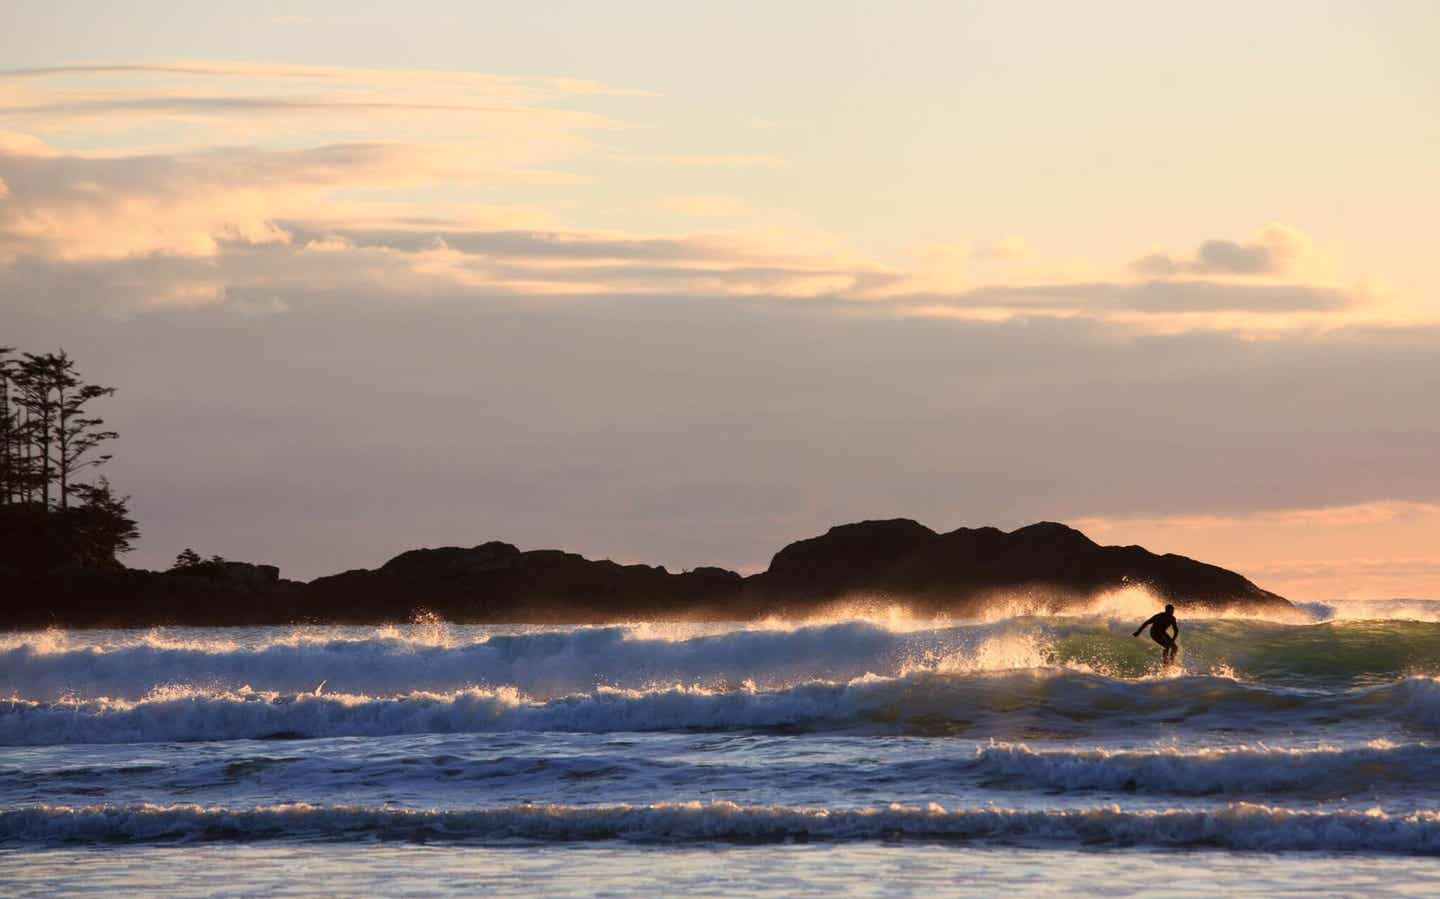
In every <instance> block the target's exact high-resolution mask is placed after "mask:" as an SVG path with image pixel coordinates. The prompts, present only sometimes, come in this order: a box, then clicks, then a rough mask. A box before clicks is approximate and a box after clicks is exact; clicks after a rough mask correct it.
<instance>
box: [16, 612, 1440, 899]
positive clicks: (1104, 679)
mask: <svg viewBox="0 0 1440 899" xmlns="http://www.w3.org/2000/svg"><path fill="white" fill-rule="evenodd" d="M1025 611H1026V610H1025V609H1023V608H1019V607H1016V608H1009V609H1000V610H997V611H996V612H994V613H993V614H992V615H990V616H989V617H987V619H986V620H977V621H935V620H916V619H913V618H910V617H907V616H906V615H904V614H903V613H901V612H898V611H894V610H889V609H884V608H878V607H875V606H855V607H851V608H842V609H837V610H836V611H835V612H834V614H832V615H828V616H826V617H817V618H816V619H814V620H810V621H805V622H779V621H772V622H760V623H745V624H731V625H725V624H704V625H690V624H653V623H649V624H647V623H637V624H633V625H625V626H613V627H516V626H508V627H486V626H451V625H445V624H441V623H437V622H422V623H417V624H414V625H408V626H400V627H379V628H374V627H370V628H363V627H319V626H313V627H294V628H236V629H223V628H216V629H187V628H175V629H163V630H111V631H61V630H52V631H46V632H29V633H6V634H0V697H3V699H0V893H4V894H6V895H31V894H34V895H40V894H45V895H50V894H54V893H57V892H58V893H67V892H73V893H79V892H98V891H102V890H103V891H109V892H121V893H138V892H145V893H156V894H160V893H163V894H166V895H186V894H193V895H213V894H217V893H219V894H235V895H245V894H253V893H280V894H291V895H311V894H317V893H332V894H348V895H366V894H375V893H377V892H383V893H388V894H399V893H406V894H415V895H424V894H451V893H453V894H466V895H469V894H474V893H477V892H484V893H487V894H491V895H512V894H513V895H536V894H552V895H594V894H605V895H616V896H630V895H674V894H678V893H682V892H683V893H686V894H691V895H734V894H737V893H785V894H790V895H811V894H814V895H821V894H824V895H829V896H834V895H845V894H855V895H907V894H917V893H923V894H935V893H952V894H974V895H994V894H996V893H998V892H1002V891H1005V892H1009V891H1019V892H1021V893H1025V894H1033V893H1039V894H1047V895H1097V894H1105V895H1110V896H1115V895H1161V894H1163V895H1175V894H1181V895H1212V894H1216V893H1222V892H1223V893H1229V894H1246V893H1249V894H1254V895H1286V894H1291V895H1301V894H1303V895H1316V894H1342V895H1343V894H1350V895H1360V894H1365V895H1382V894H1394V895H1433V894H1436V893H1437V892H1440V787H1437V784H1440V603H1429V602H1422V601H1398V600H1395V601H1374V602H1349V603H1332V604H1309V605H1305V606H1302V607H1301V609H1300V612H1299V613H1297V614H1295V615H1292V616H1286V617H1285V618H1283V619H1280V620H1259V619H1253V618H1245V617H1238V616H1228V617H1205V616H1203V615H1186V616H1184V617H1182V618H1181V626H1182V632H1181V635H1180V642H1181V646H1182V648H1183V652H1182V655H1181V658H1180V664H1179V666H1177V667H1176V668H1174V669H1171V670H1168V671H1162V670H1160V669H1159V667H1158V654H1159V652H1158V648H1157V647H1156V646H1155V645H1154V644H1153V643H1152V642H1150V641H1149V640H1148V639H1147V638H1144V637H1142V638H1140V639H1135V638H1132V637H1131V636H1130V633H1131V631H1132V630H1133V629H1134V627H1135V626H1136V624H1137V623H1138V622H1139V621H1140V620H1141V619H1143V618H1144V617H1147V616H1148V614H1149V613H1150V612H1151V611H1153V601H1152V600H1151V599H1149V598H1148V597H1145V596H1144V595H1143V594H1140V593H1139V592H1138V591H1126V592H1124V593H1120V594H1115V595H1113V596H1109V597H1105V598H1102V599H1101V600H1099V601H1097V602H1096V603H1095V604H1093V605H1092V606H1091V607H1089V608H1087V609H1084V610H1079V611H1077V612H1076V613H1073V614H1068V615H1065V616H1056V617H1048V616H1035V615H1031V614H1026V613H1025Z"/></svg>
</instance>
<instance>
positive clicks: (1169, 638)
mask: <svg viewBox="0 0 1440 899" xmlns="http://www.w3.org/2000/svg"><path fill="white" fill-rule="evenodd" d="M1147 627H1148V628H1150V639H1151V640H1154V641H1155V642H1156V643H1159V644H1160V646H1161V647H1163V648H1164V650H1165V652H1164V654H1163V655H1162V656H1161V660H1162V663H1163V664H1164V665H1166V666H1167V667H1168V666H1169V665H1171V664H1172V663H1174V661H1175V653H1176V652H1178V651H1179V649H1180V647H1179V645H1177V644H1176V642H1175V639H1176V638H1177V637H1179V636H1180V622H1178V621H1176V620H1175V607H1174V606H1169V605H1167V606H1166V607H1165V611H1163V612H1156V613H1155V614H1154V615H1151V616H1150V617H1149V618H1147V619H1145V623H1144V624H1142V625H1140V626H1139V627H1137V628H1135V633H1133V634H1131V635H1130V636H1132V637H1138V636H1140V632H1141V631H1143V630H1145V628H1147ZM1172 628H1173V629H1174V630H1175V633H1174V634H1171V633H1169V631H1170V630H1171V629H1172Z"/></svg>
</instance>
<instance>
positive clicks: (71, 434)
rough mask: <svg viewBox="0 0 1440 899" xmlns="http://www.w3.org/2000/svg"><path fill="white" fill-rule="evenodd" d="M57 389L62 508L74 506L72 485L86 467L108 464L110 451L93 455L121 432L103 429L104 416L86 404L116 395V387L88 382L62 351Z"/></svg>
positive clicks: (56, 428)
mask: <svg viewBox="0 0 1440 899" xmlns="http://www.w3.org/2000/svg"><path fill="white" fill-rule="evenodd" d="M56 371H57V377H56V381H55V391H56V395H57V398H58V400H59V402H58V403H57V404H56V413H55V449H56V455H55V470H56V474H57V475H58V476H59V479H60V508H62V509H66V508H69V506H70V484H71V478H73V477H74V475H75V474H76V473H77V472H79V471H81V470H82V469H86V468H94V467H97V466H100V465H104V464H105V463H106V462H109V461H110V459H111V458H112V457H111V455H110V454H109V453H102V454H100V455H93V456H92V455H91V453H94V452H95V451H96V450H97V449H99V447H100V445H101V444H103V443H105V441H107V440H114V439H115V438H116V437H119V436H120V435H119V434H117V433H116V432H114V431H106V430H102V428H103V427H104V425H105V421H104V419H101V418H96V417H94V416H87V415H86V414H85V404H86V403H88V402H90V401H91V400H94V399H98V398H100V397H102V396H113V395H114V393H115V388H114V387H101V386H99V385H98V384H85V383H82V382H81V381H80V378H79V377H78V376H77V374H76V372H75V363H74V362H73V361H72V360H71V359H70V357H69V356H66V355H65V353H64V351H61V353H60V355H59V357H58V364H57V369H56Z"/></svg>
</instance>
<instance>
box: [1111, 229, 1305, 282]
mask: <svg viewBox="0 0 1440 899" xmlns="http://www.w3.org/2000/svg"><path fill="white" fill-rule="evenodd" d="M1309 247H1310V241H1309V239H1308V238H1306V237H1305V235H1304V234H1302V233H1300V232H1299V231H1297V230H1296V229H1294V228H1290V227H1288V226H1286V225H1279V224H1272V225H1267V226H1266V227H1265V228H1264V229H1262V230H1261V232H1260V234H1259V235H1258V236H1257V237H1256V238H1255V240H1253V241H1249V242H1237V241H1233V240H1207V241H1205V242H1204V243H1202V244H1201V245H1200V247H1199V248H1198V249H1197V250H1196V252H1195V256H1194V257H1193V258H1191V259H1175V258H1173V257H1171V256H1170V255H1168V254H1166V253H1153V254H1151V255H1149V256H1145V257H1142V258H1140V259H1137V260H1136V261H1135V262H1133V263H1131V268H1133V269H1134V270H1135V271H1136V272H1138V273H1140V274H1142V275H1149V276H1154V277H1170V276H1174V275H1278V274H1283V273H1285V272H1286V271H1288V270H1289V269H1290V267H1291V266H1292V264H1293V263H1294V262H1295V260H1297V259H1298V258H1300V257H1301V256H1303V255H1305V254H1306V253H1307V252H1309Z"/></svg>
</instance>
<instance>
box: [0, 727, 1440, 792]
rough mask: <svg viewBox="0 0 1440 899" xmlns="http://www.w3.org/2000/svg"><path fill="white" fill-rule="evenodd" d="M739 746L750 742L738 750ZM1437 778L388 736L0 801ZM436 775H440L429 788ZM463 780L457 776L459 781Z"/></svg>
mask: <svg viewBox="0 0 1440 899" xmlns="http://www.w3.org/2000/svg"><path fill="white" fill-rule="evenodd" d="M746 751H747V752H750V751H751V750H748V749H747V750H746ZM1437 777H1440V752H1437V751H1436V749H1435V747H1433V746H1430V745H1426V744H1420V743H1411V744H1401V745H1393V744H1389V743H1387V742H1385V741H1373V742H1372V743H1370V744H1369V745H1365V746H1356V747H1347V748H1340V747H1334V746H1320V747H1306V748H1275V747H1268V746H1239V747H1232V748H1224V749H1191V750H1183V749H1178V748H1156V749H1143V750H1110V749H1103V748H1093V749H1038V750H1037V749H1032V748H1030V747H1029V746H1027V745H1025V744H1009V743H991V744H990V745H980V746H977V747H975V749H974V751H973V752H970V753H966V752H963V751H954V752H949V753H945V754H944V755H941V756H936V757H921V758H913V757H911V758H900V759H893V760H885V761H880V760H875V759H863V758H862V759H854V760H847V761H819V760H815V759H811V758H806V759H793V760H792V759H788V758H784V757H776V756H774V755H771V754H766V755H765V756H764V757H763V759H762V760H755V759H745V760H733V761H732V760H729V759H728V757H727V756H725V755H724V754H710V753H707V754H706V756H705V757H704V759H703V760H702V761H695V760H694V759H692V758H688V757H687V756H686V750H681V751H680V752H679V753H678V754H670V753H665V752H660V753H657V754H654V755H650V756H646V757H637V756H636V755H635V753H634V752H633V751H631V750H629V749H619V750H616V749H611V748H607V747H605V746H604V745H595V746H593V747H590V748H587V749H586V750H585V751H583V752H580V753H577V754H568V755H567V754H563V753H560V754H556V753H548V754H541V755H536V754H525V753H521V754H509V753H505V752H488V751H486V750H485V749H484V748H482V747H478V746H467V747H459V746H451V747H447V751H442V752H435V751H433V750H430V751H425V747H423V746H415V745H414V744H401V745H398V746H390V747H386V750H385V751H383V752H380V753H377V754H375V755H366V756H356V755H354V754H353V753H351V752H348V751H347V750H346V749H345V748H343V747H334V746H333V745H332V746H330V747H329V748H325V749H322V748H318V747H317V748H314V749H311V750H309V751H307V752H304V753H294V754H284V753H274V752H265V753H261V754H252V753H245V752H240V753H226V754H224V755H222V756H220V757H216V754H215V753H214V752H213V751H211V750H210V748H209V747H204V748H202V749H200V750H198V751H192V752H191V753H190V754H184V753H175V752H172V754H170V756H169V761H168V763H167V764H164V765H160V764H154V763H141V764H136V763H134V762H133V761H132V760H130V759H125V760H122V761H121V762H119V763H117V764H108V765H107V764H99V765H97V764H84V765H80V766H75V765H64V764H61V765H47V766H40V767H34V766H27V768H25V769H5V768H0V803H3V802H6V801H10V802H14V801H16V800H22V801H23V800H24V799H25V798H27V797H28V798H32V799H33V798H38V797H40V796H45V797H47V798H49V799H50V801H54V802H61V801H81V802H85V801H94V797H96V796H107V797H109V798H110V799H111V801H121V800H123V799H126V798H132V797H133V798H134V799H135V800H137V801H138V800H141V799H144V798H146V797H147V796H151V795H155V793H156V792H157V791H158V792H159V793H161V794H163V793H165V792H168V791H171V790H179V791H182V792H183V793H185V794H186V795H188V796H191V797H197V798H198V797H201V796H205V795H209V794H214V795H216V796H217V797H218V796H224V797H225V798H226V799H227V801H230V802H236V801H243V797H254V798H255V799H257V800H263V799H264V798H266V797H273V796H285V797H287V798H289V799H291V800H294V801H299V800H307V799H322V798H325V797H330V796H334V795H344V796H346V797H349V798H350V799H351V800H352V801H367V797H371V796H374V797H376V798H377V799H378V798H384V797H385V796H390V795H394V794H395V792H396V791H402V792H403V793H404V795H409V796H416V795H432V796H436V797H438V798H439V800H440V801H441V803H442V804H448V802H447V801H448V800H451V799H452V798H453V797H454V796H455V795H456V794H457V793H458V794H459V795H462V796H463V797H464V798H465V801H468V802H470V803H474V802H477V801H484V800H488V799H490V798H495V799H500V800H503V799H505V798H507V797H513V796H516V795H563V796H565V797H566V798H568V799H571V800H573V799H575V798H576V797H577V796H579V795H582V794H584V795H594V796H597V797H598V796H602V795H603V796H604V797H605V798H606V799H607V800H608V801H612V802H614V801H626V802H643V801H651V800H659V799H675V798H690V797H698V796H704V795H707V794H709V795H715V794H721V793H723V792H728V791H734V790H741V789H743V790H746V791H757V790H758V791H762V792H767V793H769V792H770V791H776V792H774V793H770V795H782V794H783V795H785V796H787V797H790V799H791V801H799V802H817V801H818V802H822V803H823V802H824V801H825V796H826V791H827V790H828V789H829V786H828V785H831V784H844V785H845V789H846V792H847V795H850V796H871V797H885V798H892V799H899V800H902V801H903V800H908V799H912V798H915V797H933V796H944V795H949V794H952V793H953V792H954V791H955V790H956V789H957V788H959V787H966V788H972V787H973V788H981V789H989V790H994V791H1012V790H1013V791H1023V790H1043V791H1047V792H1053V793H1120V794H1126V795H1132V794H1145V795H1155V796H1195V797H1201V796H1234V797H1247V796H1258V795H1268V796H1275V797H1285V798H1305V799H1322V798H1323V799H1331V798H1344V797H1349V796H1355V795H1368V796H1377V795H1386V796H1392V797H1401V796H1410V795H1414V794H1415V790H1414V789H1413V788H1416V787H1419V788H1423V789H1422V790H1421V791H1420V792H1421V794H1428V792H1429V787H1430V786H1431V785H1432V784H1434V783H1435V781H1436V779H1437ZM437 784H444V785H447V786H446V787H445V788H444V789H441V790H440V791H438V792H435V787H436V785H437ZM462 785H463V786H462Z"/></svg>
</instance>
